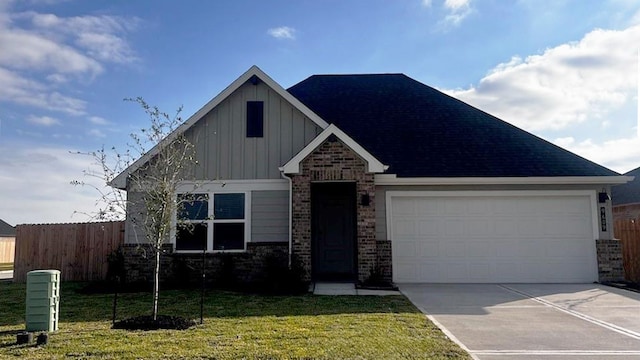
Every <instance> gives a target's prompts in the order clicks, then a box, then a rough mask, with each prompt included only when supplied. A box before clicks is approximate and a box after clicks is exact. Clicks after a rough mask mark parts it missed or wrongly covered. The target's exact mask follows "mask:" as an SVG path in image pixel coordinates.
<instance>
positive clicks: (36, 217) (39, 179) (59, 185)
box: [0, 144, 103, 224]
mask: <svg viewBox="0 0 640 360" xmlns="http://www.w3.org/2000/svg"><path fill="white" fill-rule="evenodd" d="M0 153H4V154H7V153H11V156H3V157H0V188H1V189H3V195H2V201H0V218H2V219H4V220H5V221H8V222H9V223H11V224H25V223H43V222H47V223H51V222H77V221H85V220H88V219H87V218H86V217H83V216H80V215H75V216H74V215H73V214H74V211H78V212H82V213H92V212H94V211H95V209H96V200H97V199H98V197H99V196H98V194H97V192H96V191H95V190H92V189H90V188H88V187H74V186H72V185H71V184H70V183H71V181H72V180H81V181H86V182H89V183H90V184H93V185H95V186H98V187H102V185H103V184H102V183H101V182H100V181H99V180H98V179H94V178H91V177H84V176H83V171H84V170H87V169H90V168H91V167H92V163H93V159H91V158H90V157H88V156H81V155H75V154H71V153H69V151H68V150H67V149H60V148H49V147H33V146H30V147H26V148H25V147H24V146H15V144H7V145H5V146H0ZM25 179H28V181H25Z"/></svg>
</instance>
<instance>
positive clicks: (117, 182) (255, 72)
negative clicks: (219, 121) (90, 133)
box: [109, 65, 329, 190]
mask: <svg viewBox="0 0 640 360" xmlns="http://www.w3.org/2000/svg"><path fill="white" fill-rule="evenodd" d="M255 78H258V79H260V81H262V82H264V83H265V84H266V85H267V86H269V87H270V88H271V89H273V90H274V91H275V92H276V93H277V94H278V95H280V96H282V97H283V98H284V99H285V100H287V101H288V102H289V103H291V105H293V106H294V107H295V108H297V109H298V110H300V112H302V113H303V114H304V115H305V116H306V117H308V118H309V119H310V120H311V121H313V122H314V123H316V124H317V125H318V126H319V127H321V128H323V129H324V128H326V127H327V126H329V124H327V123H326V122H325V121H324V120H322V119H321V118H320V117H319V116H318V115H316V114H315V113H314V112H313V111H311V110H310V109H309V108H308V107H306V106H305V105H304V104H302V103H301V102H300V101H299V100H298V99H296V98H295V97H293V96H291V94H290V93H288V92H287V91H286V90H285V89H284V88H283V87H282V86H280V84H278V83H277V82H275V81H274V80H273V79H271V78H270V77H269V75H267V74H265V73H264V72H263V71H262V70H260V68H259V67H257V66H255V65H254V66H252V67H251V68H249V70H247V71H246V72H245V73H244V74H242V75H240V77H238V78H237V79H236V80H235V81H234V82H232V83H231V84H230V85H229V86H227V87H226V88H225V89H224V90H222V92H220V93H219V94H218V95H216V97H214V98H213V99H211V100H209V102H208V103H206V104H205V105H204V106H203V107H202V108H200V110H198V111H197V112H196V113H195V114H193V115H191V117H189V118H188V119H187V120H186V121H185V122H184V123H183V124H182V125H180V126H179V127H178V128H177V129H176V130H175V131H174V132H172V133H171V134H169V135H168V136H167V137H166V138H165V139H164V140H162V141H161V142H160V143H159V144H157V145H156V146H154V147H153V148H152V149H151V150H149V151H148V152H147V153H146V154H145V155H144V156H142V157H140V158H139V159H138V160H136V161H135V162H134V163H133V164H131V165H130V166H129V167H128V168H126V169H125V170H124V171H123V172H121V173H120V174H118V176H116V177H115V178H114V179H113V180H112V181H111V183H110V184H109V185H111V186H114V187H116V188H118V189H123V190H124V188H125V187H126V185H127V182H126V181H127V177H128V176H129V174H131V173H133V172H135V171H136V170H137V169H138V168H139V167H140V166H142V165H144V164H145V163H146V162H147V161H149V159H151V158H152V157H153V156H154V155H155V154H157V153H158V151H159V149H160V148H162V147H163V146H165V145H166V144H168V143H170V142H171V141H172V140H173V139H175V138H176V136H178V135H180V134H182V133H183V132H185V131H186V130H187V129H189V128H190V127H191V126H193V125H194V124H195V123H196V122H198V120H200V119H201V118H202V117H204V116H205V115H206V114H207V113H209V111H211V110H212V109H213V108H215V107H216V106H218V104H220V103H221V102H222V101H224V100H225V99H226V98H227V97H228V96H229V95H231V94H232V93H233V92H234V91H236V90H238V88H239V87H240V86H242V85H244V84H245V83H246V82H247V81H255Z"/></svg>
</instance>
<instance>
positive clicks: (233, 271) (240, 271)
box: [123, 242, 288, 283]
mask: <svg viewBox="0 0 640 360" xmlns="http://www.w3.org/2000/svg"><path fill="white" fill-rule="evenodd" d="M123 253H124V258H125V270H126V274H127V278H126V281H127V282H152V281H153V256H154V253H153V250H151V248H150V247H149V246H148V245H135V244H125V245H124V247H123ZM268 266H278V267H287V266H288V244H287V243H286V242H270V243H266V242H265V243H248V244H247V251H246V252H240V253H213V254H211V253H209V254H206V255H205V274H206V279H207V280H208V281H210V282H213V283H231V282H238V283H253V282H259V281H261V280H264V276H266V275H267V273H268V271H265V270H266V268H267V267H268ZM201 271H202V254H184V253H175V252H173V246H172V244H166V245H165V253H164V254H163V255H161V257H160V279H161V281H163V282H166V281H169V282H171V281H173V282H183V283H198V282H199V281H200V280H201V279H202V277H201V274H202V272H201Z"/></svg>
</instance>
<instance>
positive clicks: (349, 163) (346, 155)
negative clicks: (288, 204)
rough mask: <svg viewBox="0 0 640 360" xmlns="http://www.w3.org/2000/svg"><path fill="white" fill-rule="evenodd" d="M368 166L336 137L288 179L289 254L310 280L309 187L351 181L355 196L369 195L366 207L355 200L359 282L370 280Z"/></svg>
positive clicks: (373, 253)
mask: <svg viewBox="0 0 640 360" xmlns="http://www.w3.org/2000/svg"><path fill="white" fill-rule="evenodd" d="M366 169H367V163H366V161H364V160H363V159H362V158H360V156H358V155H357V154H356V153H355V152H353V151H352V150H351V149H350V148H349V147H348V146H346V145H345V144H344V143H343V142H342V141H340V140H339V139H337V138H336V137H333V136H331V137H329V138H328V139H327V141H325V142H324V143H323V144H322V145H320V146H319V147H318V148H317V149H316V150H314V151H313V152H312V153H311V154H309V156H307V157H306V158H305V159H304V160H303V161H302V162H301V163H300V173H299V174H295V175H292V176H291V179H292V192H293V209H292V210H293V216H292V240H293V244H292V245H293V246H292V252H293V254H295V255H296V256H297V258H298V259H299V260H300V262H301V263H302V266H303V267H304V269H305V270H306V273H307V278H306V279H305V280H307V281H308V280H310V279H311V278H310V276H311V273H312V272H311V270H312V269H311V248H312V247H311V183H312V182H314V181H354V182H355V183H356V196H357V197H360V196H361V195H363V194H369V198H370V201H369V205H362V204H361V203H360V202H359V201H357V199H356V203H357V208H356V211H357V218H356V223H357V226H356V234H357V235H356V236H357V252H358V260H357V261H358V281H360V282H362V281H364V280H366V279H367V277H369V275H370V274H371V272H372V271H373V270H374V269H375V268H376V266H377V263H376V262H377V257H378V252H377V247H376V237H375V198H374V197H375V185H374V174H373V173H368V172H367V171H366Z"/></svg>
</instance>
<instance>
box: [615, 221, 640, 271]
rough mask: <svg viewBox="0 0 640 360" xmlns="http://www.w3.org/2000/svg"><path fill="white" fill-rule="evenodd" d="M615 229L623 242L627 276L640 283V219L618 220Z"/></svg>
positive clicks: (616, 234)
mask: <svg viewBox="0 0 640 360" xmlns="http://www.w3.org/2000/svg"><path fill="white" fill-rule="evenodd" d="M613 231H614V234H615V237H616V238H618V239H620V241H621V242H622V257H623V262H624V272H625V278H626V279H627V280H628V281H632V282H635V283H640V220H633V219H620V220H616V221H615V223H614V226H613Z"/></svg>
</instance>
